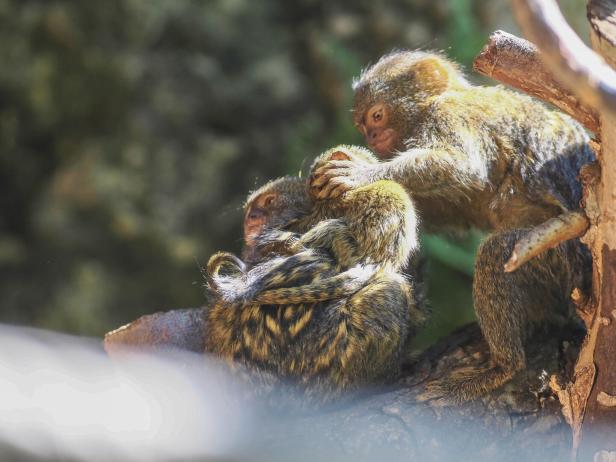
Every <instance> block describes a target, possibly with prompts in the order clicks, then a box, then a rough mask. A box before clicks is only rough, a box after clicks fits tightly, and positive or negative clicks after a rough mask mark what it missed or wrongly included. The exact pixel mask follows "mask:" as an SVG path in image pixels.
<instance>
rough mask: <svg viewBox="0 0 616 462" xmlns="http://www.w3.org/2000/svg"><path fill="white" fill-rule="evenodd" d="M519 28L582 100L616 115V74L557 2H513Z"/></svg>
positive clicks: (518, 0) (564, 82)
mask: <svg viewBox="0 0 616 462" xmlns="http://www.w3.org/2000/svg"><path fill="white" fill-rule="evenodd" d="M511 5H512V7H513V11H514V13H515V16H516V19H517V21H518V24H519V25H520V27H521V28H522V30H523V31H524V34H525V35H526V36H527V37H528V38H529V39H530V40H531V41H532V42H533V43H535V44H536V45H537V47H538V48H539V49H540V50H541V52H542V57H543V60H544V62H545V63H546V66H547V67H548V69H550V70H551V71H552V73H553V75H554V76H556V78H557V79H558V80H559V81H560V82H561V83H562V84H563V85H564V86H565V87H566V88H568V89H569V90H570V91H571V92H573V93H574V94H576V95H577V96H578V97H579V98H580V100H581V101H582V102H583V103H584V104H587V105H588V106H590V107H593V108H597V109H601V110H602V111H609V112H616V71H614V69H612V68H611V67H610V66H608V65H607V64H606V63H605V61H604V60H603V59H602V58H601V57H600V56H599V55H597V54H596V53H595V52H593V51H592V50H591V49H590V48H588V47H587V46H586V45H585V44H584V42H582V40H581V39H580V38H579V37H578V36H577V35H576V34H575V32H574V31H573V29H571V27H569V25H568V24H567V22H566V21H565V19H564V17H563V15H562V14H561V12H560V10H559V8H558V5H557V3H556V1H555V0H511Z"/></svg>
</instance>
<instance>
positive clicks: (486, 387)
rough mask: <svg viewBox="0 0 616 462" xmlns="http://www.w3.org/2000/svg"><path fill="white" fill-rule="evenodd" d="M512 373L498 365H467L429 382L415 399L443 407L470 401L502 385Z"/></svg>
mask: <svg viewBox="0 0 616 462" xmlns="http://www.w3.org/2000/svg"><path fill="white" fill-rule="evenodd" d="M513 375H514V372H513V371H507V370H504V369H502V368H500V367H494V368H491V369H478V368H474V367H467V368H461V369H457V370H455V371H454V372H453V373H452V374H451V375H449V376H448V377H445V378H443V379H440V380H435V381H433V382H429V383H428V384H427V385H426V387H425V391H424V392H423V393H421V394H419V395H418V396H417V398H416V399H417V401H420V402H428V401H429V402H430V404H431V405H432V406H436V407H445V406H455V405H460V404H463V403H465V402H467V401H472V400H475V399H477V398H480V397H481V396H484V395H486V394H487V393H488V392H490V391H492V390H495V389H496V388H498V387H500V386H501V385H503V384H504V383H505V382H507V381H508V380H509V379H511V378H512V377H513Z"/></svg>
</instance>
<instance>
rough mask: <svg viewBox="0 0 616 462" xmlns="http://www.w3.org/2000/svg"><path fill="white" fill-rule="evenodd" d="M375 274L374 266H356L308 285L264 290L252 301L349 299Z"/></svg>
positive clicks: (288, 301) (312, 301) (264, 303)
mask: <svg viewBox="0 0 616 462" xmlns="http://www.w3.org/2000/svg"><path fill="white" fill-rule="evenodd" d="M375 272H376V267H375V266H374V265H366V266H359V265H358V266H356V267H354V268H351V269H350V270H347V271H344V272H342V273H340V274H337V275H335V276H332V277H328V278H325V279H322V280H320V281H315V282H312V283H310V284H306V285H302V286H297V287H285V288H280V289H271V290H266V291H264V292H261V293H260V294H257V295H256V296H255V299H254V301H255V302H256V303H259V304H261V305H286V304H293V305H295V304H301V303H314V302H322V301H326V300H332V299H336V298H344V297H349V296H351V295H353V294H354V293H356V292H357V291H359V290H360V289H361V288H363V287H364V286H365V285H366V282H367V281H368V280H369V279H370V278H371V277H372V276H373V275H374V274H375Z"/></svg>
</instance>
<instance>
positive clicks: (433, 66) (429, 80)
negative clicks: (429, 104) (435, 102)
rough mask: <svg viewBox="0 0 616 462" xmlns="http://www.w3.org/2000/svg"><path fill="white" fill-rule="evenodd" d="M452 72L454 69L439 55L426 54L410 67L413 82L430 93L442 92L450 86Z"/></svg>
mask: <svg viewBox="0 0 616 462" xmlns="http://www.w3.org/2000/svg"><path fill="white" fill-rule="evenodd" d="M453 72H455V71H454V69H452V68H451V66H449V65H448V63H447V62H446V61H445V60H444V59H443V58H441V57H439V56H428V57H426V58H424V59H422V60H420V61H418V62H417V63H415V64H414V65H413V67H412V68H411V74H412V78H413V80H414V81H415V83H416V84H417V85H418V86H419V87H421V88H422V89H423V90H426V91H427V92H428V93H430V94H432V95H438V94H440V93H443V92H444V91H446V90H447V89H448V88H449V87H450V85H451V78H450V77H451V75H452V73H453Z"/></svg>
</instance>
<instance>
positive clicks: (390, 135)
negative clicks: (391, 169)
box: [366, 128, 397, 157]
mask: <svg viewBox="0 0 616 462" xmlns="http://www.w3.org/2000/svg"><path fill="white" fill-rule="evenodd" d="M366 142H367V143H368V146H370V149H372V150H373V151H374V152H375V153H376V154H377V155H378V156H379V157H388V156H389V155H390V154H391V153H392V152H394V151H395V150H396V148H397V146H396V142H397V138H396V131H395V130H394V129H393V128H388V129H386V130H383V131H382V132H380V133H377V134H374V133H373V134H371V136H370V135H369V136H367V137H366Z"/></svg>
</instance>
